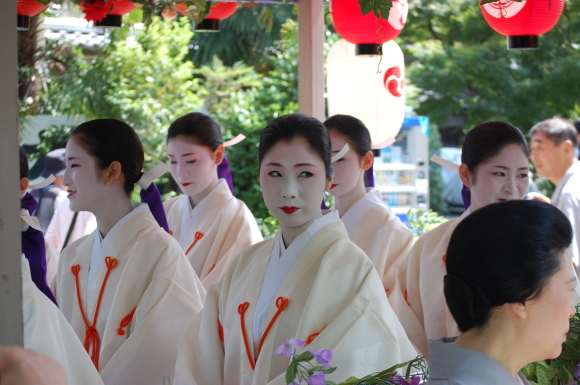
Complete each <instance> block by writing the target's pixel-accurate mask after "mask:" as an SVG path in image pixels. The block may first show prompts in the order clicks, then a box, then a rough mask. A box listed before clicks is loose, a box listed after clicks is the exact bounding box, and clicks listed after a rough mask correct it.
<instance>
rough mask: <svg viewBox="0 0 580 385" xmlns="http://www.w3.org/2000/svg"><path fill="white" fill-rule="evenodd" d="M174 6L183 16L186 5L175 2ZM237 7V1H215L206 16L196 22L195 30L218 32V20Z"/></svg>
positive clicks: (234, 10) (230, 13)
mask: <svg viewBox="0 0 580 385" xmlns="http://www.w3.org/2000/svg"><path fill="white" fill-rule="evenodd" d="M175 8H176V9H177V10H178V11H179V13H181V14H182V15H184V16H185V11H187V7H186V6H185V5H184V4H175ZM237 9H238V3H237V2H220V3H216V4H215V5H212V6H211V7H210V8H209V13H208V14H207V16H206V17H205V18H204V19H203V20H202V21H200V22H199V23H196V25H195V30H196V31H198V32H219V30H220V24H219V23H220V20H224V19H227V18H228V17H230V16H231V15H233V14H234V12H236V10H237Z"/></svg>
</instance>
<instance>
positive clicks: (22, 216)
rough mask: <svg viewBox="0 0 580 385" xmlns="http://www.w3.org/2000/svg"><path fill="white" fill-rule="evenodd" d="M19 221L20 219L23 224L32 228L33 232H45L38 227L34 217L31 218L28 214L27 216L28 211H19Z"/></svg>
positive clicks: (38, 224)
mask: <svg viewBox="0 0 580 385" xmlns="http://www.w3.org/2000/svg"><path fill="white" fill-rule="evenodd" d="M20 219H22V220H23V221H24V223H26V224H27V225H28V226H30V227H32V228H33V229H34V230H38V231H42V232H46V230H44V229H43V228H42V227H40V223H38V219H37V218H36V217H31V216H30V214H28V210H26V209H23V210H22V211H20ZM23 231H25V230H23Z"/></svg>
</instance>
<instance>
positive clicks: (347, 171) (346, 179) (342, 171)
mask: <svg viewBox="0 0 580 385" xmlns="http://www.w3.org/2000/svg"><path fill="white" fill-rule="evenodd" d="M328 134H329V135H330V141H331V142H332V155H334V154H337V153H338V152H339V151H340V150H342V149H343V147H344V145H345V144H347V143H348V142H347V140H346V138H345V137H344V136H343V135H341V134H339V133H338V132H336V131H335V130H330V131H328ZM349 146H350V145H349ZM332 169H333V170H334V174H333V182H332V185H331V186H330V188H329V189H328V192H329V193H330V194H331V195H332V196H334V197H341V196H343V195H345V194H348V193H350V192H351V191H352V190H353V189H354V188H355V187H356V185H357V184H358V183H360V182H361V181H362V178H363V176H364V172H365V170H363V169H362V160H361V159H360V157H359V156H358V154H357V153H356V152H355V151H354V150H353V149H352V146H351V149H350V150H349V151H348V152H347V153H346V154H345V155H344V156H342V157H341V158H340V159H339V160H337V161H336V162H334V163H333V164H332Z"/></svg>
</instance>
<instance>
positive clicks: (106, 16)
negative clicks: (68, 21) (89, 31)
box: [80, 0, 137, 28]
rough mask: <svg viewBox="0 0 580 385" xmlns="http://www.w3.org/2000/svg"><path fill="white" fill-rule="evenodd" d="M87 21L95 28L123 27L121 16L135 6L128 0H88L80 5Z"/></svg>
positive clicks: (135, 6)
mask: <svg viewBox="0 0 580 385" xmlns="http://www.w3.org/2000/svg"><path fill="white" fill-rule="evenodd" d="M80 8H81V10H82V11H83V13H84V14H85V19H86V20H87V21H92V22H93V23H95V26H96V27H115V28H119V27H121V26H122V25H123V15H125V14H127V13H130V12H131V11H133V10H134V9H135V8H137V5H135V4H133V3H132V2H131V1H130V0H109V1H108V2H107V3H105V2H104V1H103V0H88V1H85V2H83V3H82V4H81V5H80Z"/></svg>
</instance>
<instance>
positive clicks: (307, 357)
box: [294, 350, 314, 362]
mask: <svg viewBox="0 0 580 385" xmlns="http://www.w3.org/2000/svg"><path fill="white" fill-rule="evenodd" d="M313 358H314V356H313V355H312V353H310V352H309V351H308V350H307V351H305V352H302V353H301V354H300V355H298V357H296V358H295V359H294V360H295V361H296V362H305V361H310V360H312V359H313Z"/></svg>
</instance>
